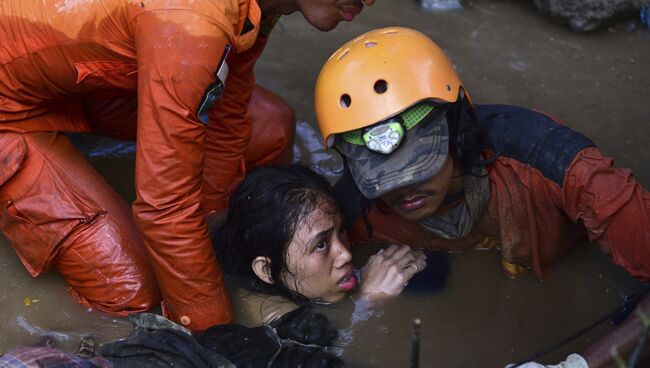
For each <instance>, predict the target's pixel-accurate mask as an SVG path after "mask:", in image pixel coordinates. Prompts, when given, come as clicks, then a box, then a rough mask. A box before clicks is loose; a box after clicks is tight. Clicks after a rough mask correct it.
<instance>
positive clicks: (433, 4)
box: [420, 0, 463, 12]
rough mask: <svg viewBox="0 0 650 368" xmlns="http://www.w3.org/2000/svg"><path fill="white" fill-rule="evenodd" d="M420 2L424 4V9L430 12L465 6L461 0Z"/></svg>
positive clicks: (422, 0)
mask: <svg viewBox="0 0 650 368" xmlns="http://www.w3.org/2000/svg"><path fill="white" fill-rule="evenodd" d="M420 4H422V9H424V10H425V11H430V12H435V11H446V10H458V9H462V8H463V6H462V5H461V3H460V1H459V0H420Z"/></svg>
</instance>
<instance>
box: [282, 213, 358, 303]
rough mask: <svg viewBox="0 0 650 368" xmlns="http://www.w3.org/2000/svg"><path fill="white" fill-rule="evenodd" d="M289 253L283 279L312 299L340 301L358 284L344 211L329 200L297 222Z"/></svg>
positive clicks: (287, 284)
mask: <svg viewBox="0 0 650 368" xmlns="http://www.w3.org/2000/svg"><path fill="white" fill-rule="evenodd" d="M286 257H287V271H285V272H284V273H283V275H282V279H283V280H282V281H283V282H284V284H285V285H286V286H287V287H288V288H289V289H291V290H293V291H296V292H298V293H300V294H302V295H303V296H305V297H306V298H308V299H310V300H319V301H323V302H337V301H340V300H342V299H343V298H344V297H345V295H346V293H347V292H348V291H350V290H352V289H353V288H354V287H355V286H356V279H355V277H354V276H353V275H352V263H351V260H352V255H351V254H350V251H349V250H348V239H347V236H346V234H345V232H344V231H343V228H342V219H341V214H340V213H339V211H338V210H337V209H336V207H335V206H334V205H333V204H332V203H330V202H329V201H324V200H319V201H318V205H317V206H316V208H315V209H314V210H313V211H312V212H311V213H310V214H308V215H307V216H305V217H304V218H303V219H302V221H301V222H300V224H298V226H297V229H296V232H295V234H294V236H293V239H292V240H291V243H290V244H289V246H288V248H287V252H286Z"/></svg>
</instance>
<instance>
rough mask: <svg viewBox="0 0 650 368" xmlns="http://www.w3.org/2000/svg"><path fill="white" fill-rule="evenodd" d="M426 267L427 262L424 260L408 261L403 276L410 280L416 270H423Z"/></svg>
mask: <svg viewBox="0 0 650 368" xmlns="http://www.w3.org/2000/svg"><path fill="white" fill-rule="evenodd" d="M426 267H427V262H426V261H424V260H419V261H415V262H413V263H410V264H409V265H407V266H406V268H404V271H403V272H404V276H406V277H407V279H408V280H410V279H411V278H412V277H413V276H415V274H417V273H418V272H420V271H422V270H424V269H425V268H426Z"/></svg>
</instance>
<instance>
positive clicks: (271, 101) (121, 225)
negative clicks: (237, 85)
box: [0, 87, 295, 315]
mask: <svg viewBox="0 0 650 368" xmlns="http://www.w3.org/2000/svg"><path fill="white" fill-rule="evenodd" d="M130 105H131V106H132V107H133V108H135V104H134V103H131V104H130ZM125 106H126V105H125ZM135 110H136V109H133V110H132V111H131V109H128V110H127V109H125V110H124V111H122V113H123V115H122V116H121V117H122V118H123V121H122V122H128V120H129V119H130V118H132V117H135ZM115 111H117V110H115ZM115 111H113V112H115ZM87 116H88V115H87ZM91 116H92V114H89V116H88V117H89V118H90V117H91ZM114 118H115V119H116V128H117V127H119V124H117V123H118V121H117V120H120V117H117V116H114ZM248 118H250V119H251V121H252V124H253V134H252V138H251V141H250V143H249V146H248V150H247V153H246V166H247V167H248V168H251V167H255V166H258V165H263V164H271V163H280V162H288V161H290V160H291V158H292V145H293V136H294V129H295V119H294V116H293V111H292V110H291V108H289V106H288V105H287V104H286V103H285V102H284V101H283V100H282V99H281V98H280V97H279V96H277V95H274V94H272V93H271V92H269V91H267V90H265V89H263V88H260V87H257V88H256V89H255V90H254V92H253V95H252V98H251V101H250V104H249V108H248ZM89 123H90V125H91V126H93V125H94V124H93V121H92V120H91V121H89ZM132 123H134V121H132ZM128 125H129V124H124V125H123V127H124V130H123V131H120V130H119V128H118V129H117V130H116V131H115V132H112V133H114V134H108V135H111V136H121V137H125V136H128V135H129V134H130V133H129V132H130V131H134V128H133V127H134V126H135V124H131V125H130V126H131V127H130V129H129V128H127V127H128ZM99 133H110V132H101V131H100V132H99ZM206 144H210V142H209V141H208V142H206ZM0 163H2V165H1V166H0V203H2V204H3V206H2V207H0V230H1V231H2V233H3V234H4V235H5V237H6V238H7V239H8V240H9V242H10V243H11V245H12V246H13V248H14V250H15V251H16V253H17V254H18V257H19V258H20V260H21V261H22V262H23V264H24V265H25V267H26V268H27V269H28V270H29V272H30V273H31V274H32V275H33V276H37V275H39V274H41V273H43V272H46V271H48V270H50V269H52V268H54V269H56V270H57V271H58V272H59V273H61V274H62V275H63V277H64V278H65V281H66V282H67V283H68V285H69V287H70V288H69V290H70V292H71V293H72V295H73V296H74V297H75V298H76V299H77V300H78V301H79V302H80V303H82V304H83V305H86V306H91V307H94V308H96V309H98V310H101V311H104V312H108V313H112V314H117V315H125V314H127V313H131V312H138V311H144V310H147V309H150V308H151V307H153V306H155V305H156V304H157V303H159V301H160V292H159V291H158V287H157V283H156V280H155V277H154V274H153V271H152V268H151V265H150V264H149V262H148V260H147V255H146V252H145V248H144V243H143V239H142V237H141V235H140V234H139V231H138V230H137V228H136V226H135V224H134V223H133V220H132V219H131V209H130V206H129V205H128V204H127V203H126V201H125V200H124V199H123V198H121V197H120V196H119V195H118V194H117V193H116V192H115V191H114V190H113V188H111V187H110V186H109V185H108V184H107V183H106V181H105V180H104V178H103V177H101V176H100V175H99V174H98V173H97V172H96V171H95V170H94V169H93V168H92V166H91V165H90V164H89V163H88V162H87V161H86V160H85V158H84V157H83V156H82V155H81V153H79V152H78V151H77V150H76V149H75V148H74V147H73V146H72V145H71V144H70V142H69V140H68V138H67V137H66V136H65V135H63V134H61V133H58V132H33V133H14V132H0ZM209 210H219V209H216V208H215V209H209Z"/></svg>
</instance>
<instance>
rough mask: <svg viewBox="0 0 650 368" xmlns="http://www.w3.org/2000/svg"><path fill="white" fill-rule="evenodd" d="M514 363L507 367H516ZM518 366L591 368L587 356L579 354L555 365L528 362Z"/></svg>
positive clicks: (528, 367)
mask: <svg viewBox="0 0 650 368" xmlns="http://www.w3.org/2000/svg"><path fill="white" fill-rule="evenodd" d="M514 366H515V365H514V364H508V365H507V366H506V368H510V367H514ZM517 368H589V365H588V364H587V361H586V360H585V358H583V357H581V356H580V355H579V354H571V355H569V356H568V357H567V358H566V360H565V361H563V362H560V363H558V364H554V365H543V364H539V363H536V362H528V363H524V364H522V365H519V366H517Z"/></svg>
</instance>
